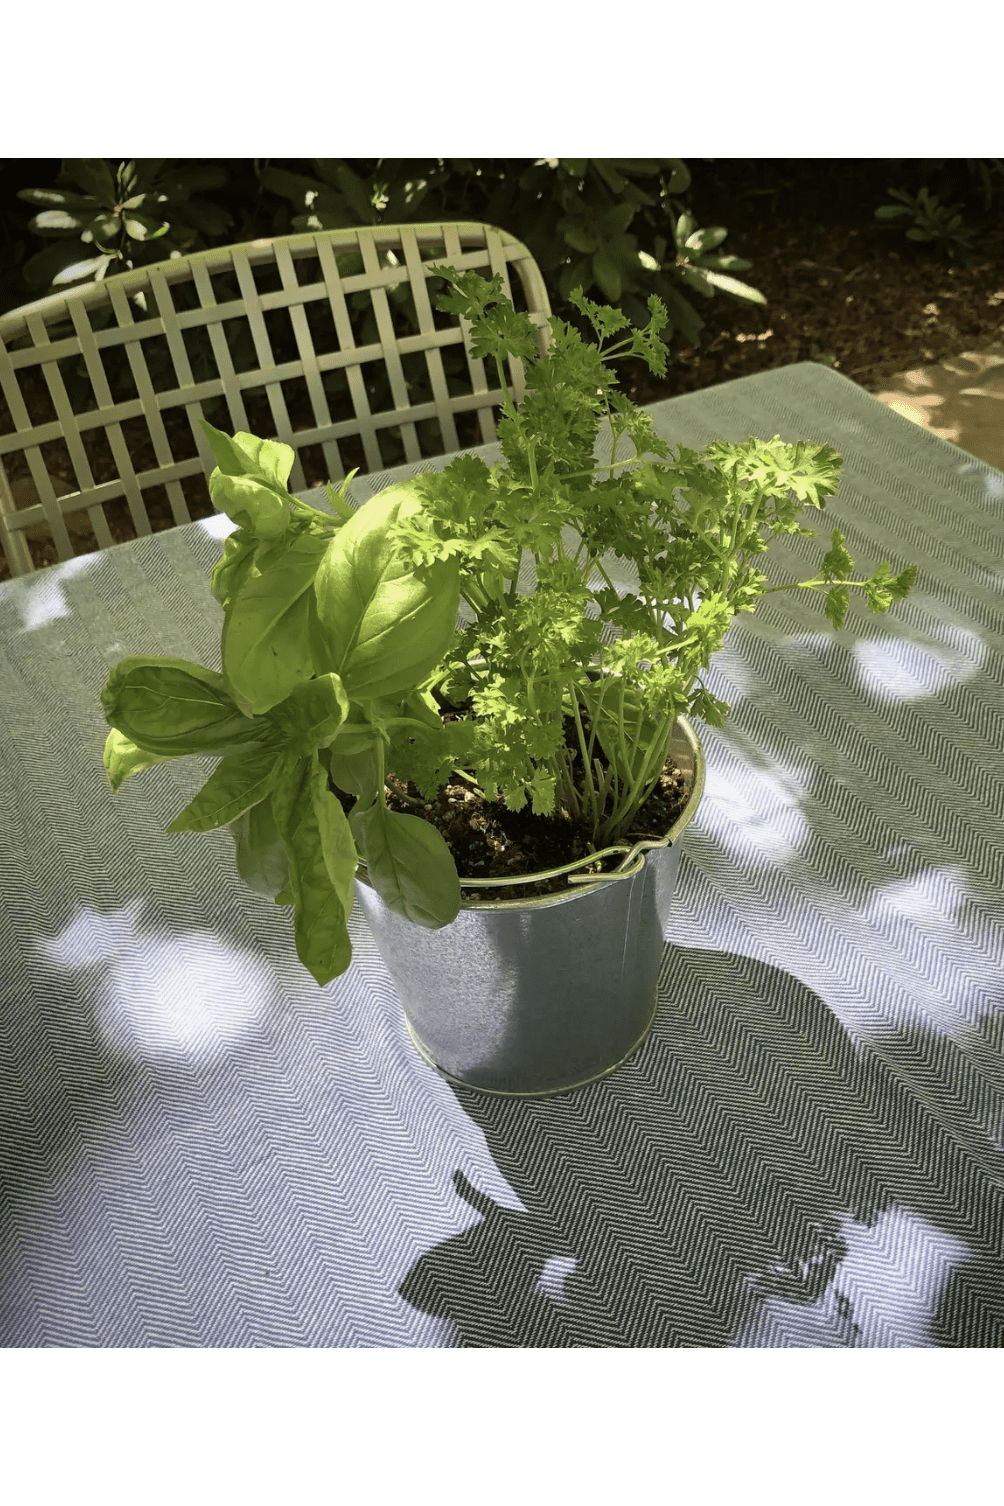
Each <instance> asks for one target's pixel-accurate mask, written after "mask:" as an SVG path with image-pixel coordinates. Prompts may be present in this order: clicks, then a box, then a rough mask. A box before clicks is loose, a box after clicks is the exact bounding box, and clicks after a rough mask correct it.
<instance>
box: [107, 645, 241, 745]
mask: <svg viewBox="0 0 1004 1506" xmlns="http://www.w3.org/2000/svg"><path fill="white" fill-rule="evenodd" d="M101 704H102V706H103V707H104V712H105V720H106V721H107V722H108V725H109V726H110V727H114V728H115V730H116V731H118V732H121V733H123V734H124V736H125V737H127V738H129V740H130V741H131V742H133V743H135V744H136V746H137V747H138V748H141V749H142V750H143V751H144V752H145V753H162V754H165V755H166V756H167V757H168V758H178V757H181V756H183V755H184V754H186V753H216V752H221V751H222V750H223V749H225V748H227V747H240V746H245V745H248V744H250V743H253V742H257V741H259V739H260V738H261V737H262V735H263V733H264V731H265V730H266V728H265V725H264V724H263V723H259V724H258V725H257V726H256V725H255V723H254V722H253V721H252V720H250V719H249V718H248V717H246V716H243V715H242V714H241V712H240V711H239V710H238V708H237V706H236V705H235V703H234V700H233V698H232V696H231V695H230V694H229V693H228V691H227V688H226V683H225V681H224V678H223V676H222V675H221V674H217V673H216V672H215V671H213V670H210V669H204V668H203V667H202V665H201V664H190V663H189V662H188V661H187V660H186V659H171V658H163V657H141V656H138V655H130V656H129V657H128V658H125V659H120V660H119V662H118V664H116V666H115V668H114V669H113V670H112V672H111V674H110V675H109V676H108V682H107V684H106V685H105V688H104V690H103V691H102V692H101Z"/></svg>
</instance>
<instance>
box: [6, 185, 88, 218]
mask: <svg viewBox="0 0 1004 1506" xmlns="http://www.w3.org/2000/svg"><path fill="white" fill-rule="evenodd" d="M15 197H16V198H19V199H23V200H24V202H25V203H26V204H41V205H43V206H44V207H45V208H47V209H65V210H68V211H69V212H70V213H71V214H87V213H90V214H92V215H94V214H97V212H98V210H99V209H100V208H101V206H100V204H99V203H98V201H97V199H95V198H93V197H92V196H91V195H90V194H80V193H69V192H67V190H66V189H65V188H19V189H18V191H17V194H16V195H15Z"/></svg>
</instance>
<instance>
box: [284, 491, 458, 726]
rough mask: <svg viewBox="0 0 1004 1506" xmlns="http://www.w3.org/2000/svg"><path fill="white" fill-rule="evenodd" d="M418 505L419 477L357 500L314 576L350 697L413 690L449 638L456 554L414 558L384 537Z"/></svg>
mask: <svg viewBox="0 0 1004 1506" xmlns="http://www.w3.org/2000/svg"><path fill="white" fill-rule="evenodd" d="M421 511H422V502H421V488H420V481H419V480H413V481H404V482H400V483H398V484H397V485H396V486H391V487H388V488H387V489H386V490H385V491H383V492H380V493H379V494H378V495H377V496H375V497H372V498H371V499H370V500H369V501H368V502H366V503H364V504H363V506H362V507H360V508H359V510H358V512H356V513H355V515H354V516H353V517H352V518H350V519H349V521H348V522H347V523H346V524H344V526H343V527H342V528H341V530H340V531H339V533H338V534H336V536H335V537H334V538H333V539H332V540H331V541H330V543H329V544H328V546H327V550H326V552H325V555H324V558H323V559H322V560H321V563H320V565H319V566H318V569H317V574H316V577H315V579H314V593H315V598H316V611H317V621H318V624H319V627H320V636H321V639H322V643H323V648H324V654H323V658H322V660H321V662H318V663H316V669H317V672H318V674H320V673H322V672H327V671H330V670H333V671H334V672H335V674H337V675H339V676H340V677H341V681H342V684H343V685H344V687H345V691H346V694H347V695H348V696H349V697H350V698H351V699H352V700H369V699H371V698H373V697H375V696H390V695H392V694H393V693H395V692H397V691H410V690H412V689H413V688H414V687H415V686H416V685H417V684H419V683H420V682H421V681H422V680H423V679H424V678H425V676H426V675H428V674H429V673H430V672H431V671H432V670H433V669H434V668H435V667H436V665H437V664H438V663H439V660H440V659H441V658H442V656H443V655H444V654H445V653H446V651H447V649H448V648H449V647H450V644H451V643H452V642H453V638H454V634H455V631H456V622H457V611H458V609H459V605H460V566H459V563H458V561H457V559H456V557H451V558H449V559H446V560H435V561H433V562H432V563H431V564H429V565H426V566H422V567H419V566H411V565H407V564H405V563H404V562H403V561H402V559H401V551H400V548H399V545H398V544H397V542H396V541H395V540H392V539H391V538H389V537H388V534H389V532H390V529H391V528H392V526H393V524H394V523H396V522H397V521H398V519H399V518H400V519H405V518H408V517H413V516H414V515H415V514H417V513H420V512H421Z"/></svg>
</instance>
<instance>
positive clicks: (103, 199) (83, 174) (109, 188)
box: [63, 157, 116, 209]
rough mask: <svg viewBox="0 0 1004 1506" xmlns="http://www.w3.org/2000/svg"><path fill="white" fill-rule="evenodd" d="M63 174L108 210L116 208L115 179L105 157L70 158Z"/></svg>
mask: <svg viewBox="0 0 1004 1506" xmlns="http://www.w3.org/2000/svg"><path fill="white" fill-rule="evenodd" d="M63 172H64V173H65V174H66V176H67V177H68V178H72V179H73V181H74V183H77V184H79V186H80V187H81V188H82V189H83V190H84V192H85V193H86V194H91V195H93V197H94V198H95V199H97V201H98V203H99V204H103V205H104V207H105V208H106V209H114V208H115V203H116V197H115V179H114V178H113V177H112V171H111V168H110V167H109V166H108V163H107V162H106V161H105V160H104V158H103V157H68V158H66V159H65V160H64V162H63Z"/></svg>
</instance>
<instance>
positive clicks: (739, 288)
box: [702, 269, 767, 305]
mask: <svg viewBox="0 0 1004 1506" xmlns="http://www.w3.org/2000/svg"><path fill="white" fill-rule="evenodd" d="M702 270H703V269H702ZM704 276H705V277H706V278H707V279H708V281H709V282H710V283H711V284H712V286H713V287H716V288H721V290H722V292H723V293H731V294H732V296H733V297H734V298H742V299H743V301H744V302H746V303H762V304H764V305H766V302H767V300H766V298H765V297H764V296H763V294H762V293H761V292H760V291H759V289H757V288H751V287H748V286H747V284H746V283H745V282H738V281H737V280H736V278H734V277H724V276H723V275H722V273H721V272H705V273H704Z"/></svg>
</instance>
